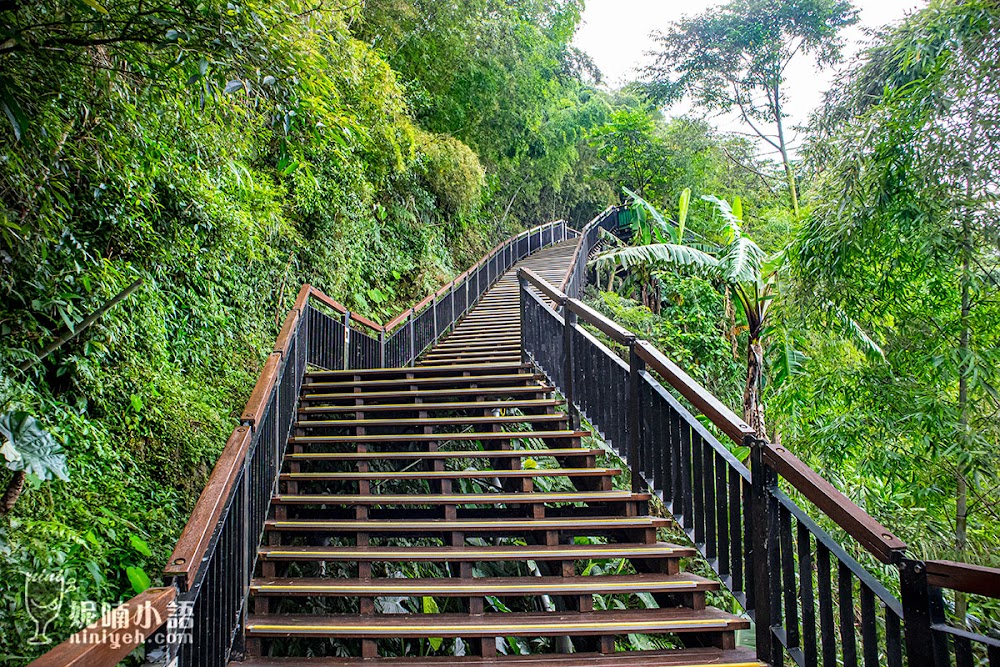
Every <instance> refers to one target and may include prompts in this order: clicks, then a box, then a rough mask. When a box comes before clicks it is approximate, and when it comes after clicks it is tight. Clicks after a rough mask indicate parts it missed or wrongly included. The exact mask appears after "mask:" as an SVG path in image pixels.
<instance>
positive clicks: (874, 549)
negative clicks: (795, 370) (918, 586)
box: [518, 268, 906, 563]
mask: <svg viewBox="0 0 1000 667" xmlns="http://www.w3.org/2000/svg"><path fill="white" fill-rule="evenodd" d="M518 275H519V276H521V277H523V278H524V279H525V281H526V282H527V283H529V284H531V285H532V286H534V287H535V288H536V289H538V290H539V291H541V292H542V293H543V294H545V295H546V296H548V297H549V298H550V299H552V300H554V301H556V302H557V303H565V304H566V306H567V307H568V308H569V309H570V310H571V311H573V312H574V313H576V315H577V317H578V318H579V319H580V320H581V321H582V322H585V323H587V324H590V325H591V326H594V327H596V328H597V329H598V330H600V331H601V332H602V333H604V334H605V335H607V336H608V337H609V338H611V339H612V340H614V341H616V342H618V343H621V344H626V345H630V346H633V345H634V346H635V348H634V349H635V352H636V354H637V355H638V356H639V358H640V359H642V360H643V361H644V362H645V363H646V365H647V367H648V368H650V369H651V370H654V371H656V373H658V374H659V375H660V376H662V377H663V379H664V380H665V381H666V382H667V384H669V385H670V386H671V387H673V388H674V389H675V390H676V391H677V392H678V393H680V394H681V395H682V396H684V398H686V399H687V400H688V401H690V402H691V404H692V405H694V406H695V407H696V408H698V410H700V411H701V413H702V414H704V415H705V416H706V417H708V419H709V420H710V421H711V422H712V423H713V424H715V425H716V426H717V427H718V428H719V429H720V430H721V431H723V432H724V433H725V434H726V435H727V436H729V437H730V438H732V439H733V440H734V441H735V442H737V443H739V444H743V442H745V440H746V438H747V437H748V436H753V435H754V431H753V429H752V428H750V426H749V425H748V424H747V423H746V422H745V421H743V420H742V419H740V418H739V417H738V416H737V415H736V414H735V413H734V412H733V411H732V410H730V409H729V408H727V407H726V406H725V405H724V404H723V403H722V402H721V401H719V399H717V398H716V397H715V396H713V395H712V394H711V393H710V392H709V391H708V390H706V389H705V388H704V387H702V386H701V385H700V384H699V383H698V382H696V381H695V380H693V379H692V378H691V377H690V376H689V375H688V374H687V373H685V372H684V371H683V370H681V368H680V367H678V366H677V365H676V364H674V363H673V362H672V361H670V359H668V358H667V357H666V355H664V354H663V353H662V352H660V351H659V350H657V349H656V348H655V347H654V346H653V345H652V344H651V343H649V342H648V341H644V340H638V339H637V337H636V335H635V334H633V333H632V332H631V331H628V330H627V329H624V328H622V327H621V326H619V325H618V324H616V323H614V322H612V321H611V320H609V319H608V318H606V317H604V316H603V315H601V314H600V313H598V312H596V311H595V310H593V309H592V308H590V307H589V306H587V305H586V304H584V303H582V302H581V301H579V300H577V299H570V298H568V297H567V296H566V294H565V293H564V292H562V290H559V289H557V288H556V287H554V286H553V285H552V284H551V283H549V282H548V281H546V280H545V279H544V278H542V277H541V276H539V275H538V274H537V273H534V272H533V271H531V270H530V269H526V268H522V269H519V270H518ZM764 447H765V449H764V456H765V460H766V462H767V464H768V465H769V466H771V467H772V468H773V469H774V470H775V471H776V472H777V473H778V474H779V475H781V476H782V477H784V478H785V479H786V480H787V481H788V482H789V483H790V484H791V485H792V487H794V488H795V489H796V490H798V491H799V492H800V493H802V494H803V495H804V496H805V497H806V498H808V499H809V500H810V501H811V502H812V503H813V504H814V505H816V506H817V507H818V508H819V509H820V510H821V511H823V512H824V513H825V514H826V515H827V516H829V517H830V518H831V519H832V520H833V521H834V522H835V523H837V525H839V526H840V527H841V528H843V529H844V530H845V531H846V532H847V533H848V534H849V535H851V536H852V537H853V538H854V539H856V540H857V541H858V542H859V543H860V544H861V545H863V546H864V547H865V548H866V549H867V550H868V551H870V552H871V553H872V554H873V555H874V556H875V557H876V558H878V559H879V560H880V561H882V562H883V563H896V562H898V560H899V559H900V558H901V557H902V555H903V553H904V551H905V550H906V544H905V543H904V542H903V541H902V540H900V539H899V538H897V537H896V536H895V535H893V534H892V533H890V532H889V531H888V530H887V529H886V528H885V527H884V526H882V525H881V524H880V523H879V522H878V521H876V520H875V519H874V518H872V517H871V516H870V515H868V514H867V513H866V512H865V511H864V510H862V509H861V508H860V507H858V506H857V505H855V504H854V503H853V502H852V501H851V500H850V499H849V498H848V497H847V496H845V495H844V494H843V493H841V492H840V491H838V490H837V489H836V488H835V487H834V486H833V485H832V484H830V483H829V482H827V481H826V480H825V479H823V478H822V477H820V475H819V474H818V473H816V471H814V470H813V469H812V468H810V467H809V466H807V465H806V464H805V463H803V462H802V461H800V460H799V459H797V458H796V457H795V456H794V455H792V454H791V453H790V452H788V450H786V449H784V448H783V447H775V446H773V445H771V444H769V443H765V444H764Z"/></svg>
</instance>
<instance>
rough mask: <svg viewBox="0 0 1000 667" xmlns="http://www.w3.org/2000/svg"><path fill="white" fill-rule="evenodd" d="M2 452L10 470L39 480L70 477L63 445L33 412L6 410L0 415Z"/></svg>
mask: <svg viewBox="0 0 1000 667" xmlns="http://www.w3.org/2000/svg"><path fill="white" fill-rule="evenodd" d="M0 437H2V438H3V446H2V447H0V452H2V453H3V457H4V459H5V460H6V466H7V469H8V470H14V471H17V470H23V471H25V472H26V473H28V474H29V475H34V476H35V477H37V478H38V479H52V478H53V477H58V478H59V479H61V480H63V481H67V480H68V479H69V476H68V474H67V473H66V455H65V454H64V453H63V450H62V446H60V444H59V443H58V442H56V440H55V439H54V438H53V437H52V436H51V435H50V434H49V433H47V432H46V431H44V430H43V429H42V428H41V426H40V425H39V424H38V420H36V419H35V418H34V417H32V416H31V415H29V414H27V413H24V412H7V413H4V414H2V415H0Z"/></svg>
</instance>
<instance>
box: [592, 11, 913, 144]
mask: <svg viewBox="0 0 1000 667" xmlns="http://www.w3.org/2000/svg"><path fill="white" fill-rule="evenodd" d="M719 4H723V3H722V2H720V1H719V0H682V1H681V0H587V3H586V10H585V11H584V14H583V25H582V26H581V28H580V29H579V31H578V32H577V35H576V39H575V41H574V44H575V45H576V46H577V47H578V48H580V49H582V50H584V51H586V52H587V53H589V54H590V56H591V58H593V59H594V62H595V63H596V64H597V66H598V67H599V68H600V70H601V72H602V73H603V74H604V79H605V82H606V83H607V84H608V85H609V86H611V87H617V86H619V85H621V84H622V83H625V82H628V81H629V80H631V79H633V78H635V74H634V71H635V68H636V67H641V66H642V65H643V64H644V63H646V62H648V61H649V57H648V56H647V55H645V54H646V52H647V51H649V50H650V49H652V48H653V46H654V43H653V39H652V37H651V34H652V33H653V32H654V31H656V30H666V28H667V26H668V25H669V24H670V23H671V22H672V21H676V20H678V19H680V18H681V17H682V16H684V15H689V16H690V15H696V14H701V13H702V12H704V11H706V10H708V9H709V8H711V7H714V6H717V5H719ZM854 4H855V6H856V7H857V8H858V9H859V10H860V12H861V14H860V21H859V23H858V24H857V25H855V26H852V27H851V28H848V29H846V30H845V31H844V33H843V35H844V38H845V40H846V42H847V44H846V48H845V51H844V55H845V56H846V57H847V58H848V60H849V58H850V56H852V55H854V54H856V53H857V52H858V51H859V50H860V49H861V47H862V46H863V40H864V39H865V36H864V33H863V28H864V27H871V28H875V27H879V26H882V25H885V24H887V23H892V22H895V21H898V20H900V19H902V18H903V17H904V16H906V14H907V13H908V12H911V11H913V10H914V9H917V8H919V7H920V6H923V5H924V4H925V3H924V2H920V1H919V0H855V2H854ZM836 76H837V68H828V69H825V70H817V69H816V68H815V67H814V66H813V64H812V63H811V62H809V60H808V58H799V59H797V61H796V62H793V63H792V64H791V65H789V68H788V81H787V83H786V84H785V90H786V91H787V94H788V98H789V104H788V105H787V106H786V107H785V109H786V111H787V112H788V114H789V119H788V120H787V121H786V127H793V126H795V125H797V124H803V123H805V121H806V120H807V118H808V115H809V112H810V111H812V110H813V109H814V108H816V107H817V106H819V104H820V102H821V101H822V96H823V92H824V91H826V90H827V89H828V88H829V87H830V83H831V82H832V81H833V80H834V78H835V77H836ZM665 111H666V113H667V115H668V116H671V115H680V114H682V113H685V112H688V111H690V106H688V105H686V104H684V103H682V104H680V105H678V106H676V107H674V108H672V109H667V110H665ZM711 120H712V122H713V123H714V124H715V125H716V126H717V127H719V128H720V129H722V130H727V131H743V130H744V128H743V127H742V126H740V124H739V122H738V121H737V119H736V118H735V117H734V116H717V117H714V118H711ZM796 139H797V136H796V133H794V132H793V133H792V137H791V143H792V146H793V148H794V147H795V144H796ZM767 149H769V147H766V146H763V147H762V148H761V154H762V155H768V150H767ZM772 157H775V156H772Z"/></svg>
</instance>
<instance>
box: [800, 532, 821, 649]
mask: <svg viewBox="0 0 1000 667" xmlns="http://www.w3.org/2000/svg"><path fill="white" fill-rule="evenodd" d="M796 527H797V528H796V530H797V535H796V537H797V541H798V552H799V600H800V603H801V604H802V653H803V656H804V658H805V667H817V665H818V655H817V652H816V600H815V597H814V595H813V571H812V539H811V537H810V535H809V530H808V529H807V528H806V527H805V526H803V525H802V524H801V523H796Z"/></svg>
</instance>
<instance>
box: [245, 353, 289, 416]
mask: <svg viewBox="0 0 1000 667" xmlns="http://www.w3.org/2000/svg"><path fill="white" fill-rule="evenodd" d="M280 368H281V352H272V353H271V354H270V355H268V357H267V360H266V361H264V368H263V369H262V370H261V372H260V376H259V377H258V378H257V384H256V385H254V388H253V392H252V393H251V394H250V400H248V401H247V404H246V407H245V408H243V414H242V415H241V416H240V421H241V422H244V423H247V424H249V425H250V426H252V427H256V426H257V422H258V421H259V420H260V418H261V417H263V415H264V409H265V408H266V407H267V402H268V401H269V400H271V392H272V390H273V389H274V385H275V383H277V381H278V370H279V369H280Z"/></svg>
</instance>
